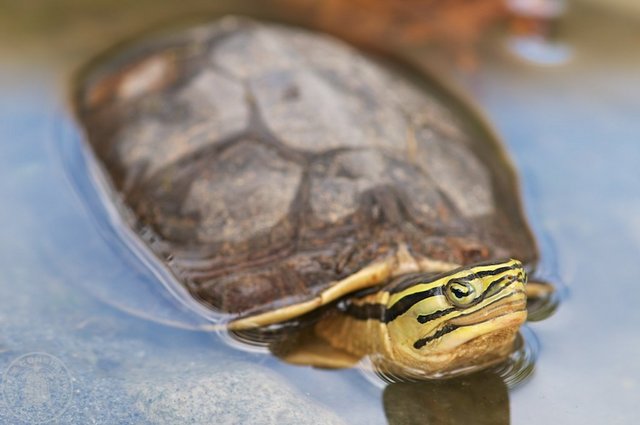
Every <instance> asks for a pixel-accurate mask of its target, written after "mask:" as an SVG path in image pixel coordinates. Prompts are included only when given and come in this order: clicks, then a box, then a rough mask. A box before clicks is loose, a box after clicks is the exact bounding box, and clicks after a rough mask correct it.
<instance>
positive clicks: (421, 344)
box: [413, 323, 461, 350]
mask: <svg viewBox="0 0 640 425" xmlns="http://www.w3.org/2000/svg"><path fill="white" fill-rule="evenodd" d="M460 327H461V326H458V325H452V324H449V323H448V324H446V325H444V326H443V327H442V329H439V330H438V332H436V333H434V334H433V335H431V336H428V337H425V338H420V339H419V340H417V341H416V342H414V343H413V348H415V349H416V350H418V349H420V348H422V347H424V346H425V345H427V344H428V343H430V342H431V341H433V340H434V339H438V338H440V337H441V336H443V335H446V334H448V333H449V332H453V331H455V330H456V329H458V328H460Z"/></svg>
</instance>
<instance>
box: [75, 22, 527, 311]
mask: <svg viewBox="0 0 640 425" xmlns="http://www.w3.org/2000/svg"><path fill="white" fill-rule="evenodd" d="M76 107H77V112H78V117H79V120H80V122H81V125H82V127H83V128H84V130H85V131H86V135H87V139H88V142H89V144H90V146H91V148H92V149H93V151H94V153H95V154H96V157H97V158H98V162H99V163H100V166H101V167H102V168H103V170H104V171H105V172H106V174H107V175H108V176H109V177H110V181H111V184H112V185H113V187H114V189H115V192H116V193H118V194H120V197H119V198H118V199H115V200H114V201H115V202H117V203H118V204H119V206H120V207H121V210H122V211H123V214H124V215H125V216H126V217H127V221H128V223H129V224H130V225H131V226H132V228H134V229H135V230H136V232H137V233H138V234H139V236H140V237H141V238H142V239H143V240H144V241H145V242H147V243H148V245H149V246H150V248H151V250H152V251H153V252H154V253H155V254H156V255H157V256H158V257H159V258H160V259H161V260H162V261H164V262H165V263H166V264H167V265H168V267H169V269H170V270H171V271H172V272H173V274H174V275H175V277H176V278H177V280H178V281H179V282H180V283H181V284H183V285H184V286H185V287H186V288H187V289H188V290H189V292H190V293H191V294H192V295H193V296H194V297H195V298H197V299H198V300H200V301H201V302H202V303H204V304H206V305H207V306H209V307H211V308H213V309H214V310H216V311H219V312H221V313H225V314H229V315H230V316H229V317H234V316H244V315H248V314H257V313H261V312H265V311H271V310H275V309H279V308H282V307H286V306H289V305H293V304H296V303H300V302H303V301H306V300H309V299H311V298H313V297H314V296H315V295H317V294H319V293H321V292H322V291H325V290H326V289H327V288H328V287H331V285H334V284H335V282H338V281H340V280H342V279H345V278H346V277H348V276H352V275H353V274H354V273H356V272H358V271H359V270H361V269H363V268H364V267H366V266H367V265H369V264H372V263H374V262H376V261H379V260H380V259H383V258H386V257H388V256H389V255H392V254H393V253H395V252H396V251H397V250H398V247H399V246H404V247H406V249H407V250H408V252H410V253H411V255H414V256H416V257H421V258H427V259H430V260H434V261H444V262H448V263H455V264H460V265H466V264H470V263H473V262H476V261H481V260H485V259H494V258H501V257H515V258H519V259H522V260H524V261H525V262H528V263H531V262H532V261H535V259H536V250H535V244H534V242H533V239H532V237H531V233H530V231H529V229H528V227H527V225H526V222H525V220H524V218H523V215H522V211H521V206H520V203H519V196H518V193H517V190H516V187H517V184H516V182H515V176H514V173H513V171H512V168H511V166H510V164H509V163H508V161H507V160H506V159H505V156H504V154H503V152H502V150H501V149H500V146H499V145H498V144H497V142H496V141H495V140H494V139H493V138H492V136H491V133H490V132H488V131H487V130H486V129H485V128H484V127H483V126H482V125H481V124H479V121H478V120H477V119H476V118H475V117H474V116H473V114H470V113H469V112H468V111H467V110H466V109H465V108H464V107H461V106H460V104H459V103H458V102H456V101H455V100H452V99H449V98H447V96H446V93H444V94H443V91H442V90H441V89H439V88H438V87H437V86H435V85H434V84H432V83H429V82H428V81H427V80H425V79H421V78H417V77H416V76H415V74H411V73H410V72H408V71H407V69H405V68H404V67H400V66H398V65H397V64H389V63H388V62H384V63H382V62H381V61H380V60H374V59H372V58H370V57H368V56H365V55H364V54H363V53H361V52H359V51H357V50H355V49H353V48H352V47H350V46H347V45H345V44H344V43H342V42H340V41H338V40H335V39H333V38H330V37H328V36H326V35H320V34H315V33H311V32H308V31H306V30H302V29H298V28H289V27H285V26H280V25H275V24H267V23H259V22H256V21H252V20H248V19H237V18H224V19H221V20H219V21H216V22H214V23H212V24H210V25H207V26H203V27H198V28H196V29H190V30H186V31H182V32H177V33H174V34H172V35H168V36H164V37H156V38H154V39H150V40H147V41H142V42H138V43H136V44H134V45H132V46H130V47H129V48H128V49H125V50H124V51H119V52H118V53H117V54H116V55H115V56H112V57H110V58H108V60H106V61H103V62H101V63H100V64H98V65H97V66H94V67H93V68H92V69H90V70H88V71H87V72H86V73H85V76H84V78H83V80H82V81H81V83H80V89H79V90H78V93H77V97H76Z"/></svg>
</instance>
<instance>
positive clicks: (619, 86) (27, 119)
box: [0, 2, 640, 424]
mask: <svg viewBox="0 0 640 425" xmlns="http://www.w3.org/2000/svg"><path fill="white" fill-rule="evenodd" d="M194 3H197V2H194ZM140 7H141V8H143V6H140ZM194 7H195V6H194ZM138 15H140V16H138ZM5 16H6V15H5ZM132 16H133V17H132V18H131V20H133V22H134V23H131V21H125V22H124V23H123V27H122V28H123V29H122V30H121V31H120V32H117V31H112V32H109V31H103V33H101V35H103V36H104V37H103V38H100V37H98V38H100V41H99V42H98V41H96V42H93V43H92V42H90V41H87V40H76V37H77V34H78V31H80V33H81V31H82V29H80V30H77V29H76V33H75V34H76V36H67V37H66V38H65V37H64V36H60V37H59V39H56V40H45V37H44V36H42V33H39V32H38V31H36V30H34V31H33V34H31V35H30V36H29V37H26V36H25V38H26V39H27V41H26V42H25V43H27V45H29V43H32V44H31V45H32V46H38V45H47V43H51V44H52V45H53V46H54V47H56V48H57V49H58V50H54V51H58V52H59V55H58V56H56V55H52V54H51V53H47V52H44V51H43V50H44V49H43V50H40V51H39V50H38V48H33V49H31V50H32V53H33V56H28V55H27V54H26V53H24V54H19V53H18V52H17V51H16V50H18V49H16V48H15V45H7V44H8V43H6V42H5V45H3V46H2V47H3V50H6V51H8V52H9V53H7V54H5V56H4V59H5V61H6V62H5V64H6V65H10V66H4V67H2V68H3V69H0V92H1V93H2V96H0V199H1V200H2V201H1V202H0V223H1V224H0V270H3V273H2V277H1V278H0V306H1V308H0V328H1V330H0V370H2V371H4V372H5V382H6V378H7V374H8V371H9V370H10V368H9V364H10V363H12V362H13V363H12V364H15V362H16V360H17V359H18V358H19V356H21V355H23V354H25V353H30V352H46V353H49V354H51V355H53V356H55V357H56V358H58V359H60V361H62V362H63V363H64V365H66V368H67V371H68V378H69V379H70V381H71V383H72V390H71V391H72V393H71V397H70V399H71V402H70V404H69V406H68V408H66V410H64V412H63V413H62V416H60V417H59V421H60V423H124V422H134V423H158V422H167V421H171V420H172V419H173V420H175V419H176V418H180V417H181V416H180V415H181V414H182V415H183V416H182V417H181V418H182V419H184V418H185V417H188V416H184V415H188V414H192V415H193V414H194V413H193V411H195V412H199V414H201V415H202V416H191V417H190V418H191V419H194V420H195V421H196V422H197V421H198V420H203V419H202V418H206V414H210V415H216V417H219V418H224V420H223V421H226V422H227V423H234V422H238V421H241V419H242V418H244V419H245V420H246V419H247V418H251V419H252V420H254V421H255V422H262V423H269V418H272V417H273V418H279V419H278V420H279V421H280V422H285V423H287V422H300V421H304V420H305V418H306V421H307V422H309V423H312V422H314V420H320V421H321V422H339V421H340V420H343V421H344V422H347V423H385V422H387V421H388V422H390V423H412V421H416V420H419V419H424V416H423V415H428V412H437V411H442V412H444V414H445V415H447V417H448V418H449V419H451V420H452V421H453V420H455V421H457V422H454V423H469V422H468V418H467V419H466V421H465V418H464V417H462V418H460V417H458V416H456V415H458V413H457V412H458V409H456V407H455V406H453V407H452V406H450V405H448V404H447V403H450V402H451V400H452V399H453V400H456V397H466V398H465V399H464V400H467V403H466V404H467V405H473V406H476V408H475V410H474V412H481V413H483V415H481V416H483V417H491V421H489V422H487V423H508V418H509V417H510V418H511V423H514V424H537V423H545V422H547V423H566V424H570V423H593V424H599V423H621V424H625V423H634V420H635V419H636V416H635V415H634V408H635V403H636V402H637V400H638V399H639V398H640V364H638V362H635V361H634V359H635V358H636V357H637V356H638V354H640V333H638V332H637V330H636V327H637V324H639V323H640V312H639V311H638V310H637V308H636V299H637V298H638V297H640V286H638V285H637V284H636V282H635V276H637V275H638V274H639V272H640V265H638V264H640V263H638V262H637V261H636V257H637V254H638V252H639V251H640V221H639V219H638V218H637V217H639V216H640V197H639V195H640V190H639V189H638V185H639V183H640V173H638V172H637V171H636V164H637V163H638V161H639V160H640V145H639V144H638V143H637V140H638V133H639V132H640V121H639V120H638V112H637V111H638V107H639V106H640V84H639V83H640V81H639V80H640V54H638V53H637V45H638V43H639V42H640V24H638V23H637V22H635V21H633V20H631V19H630V18H627V17H624V18H623V17H616V16H615V15H608V14H606V13H601V12H599V11H597V10H591V9H586V8H578V7H574V8H573V9H572V10H570V11H569V13H568V15H567V16H566V17H565V18H563V19H564V21H563V26H562V27H561V28H562V31H561V32H560V37H561V41H562V42H563V43H565V46H566V47H567V48H569V49H571V50H570V55H569V57H568V58H569V61H568V62H567V63H565V64H560V65H555V66H548V67H544V66H539V65H536V64H532V63H528V62H526V61H525V60H522V59H518V58H517V57H516V56H514V55H513V54H512V53H510V51H509V49H508V47H507V45H508V43H507V41H506V39H505V38H504V36H495V37H491V38H489V39H487V40H486V42H485V43H483V45H482V49H481V51H480V56H479V63H480V65H479V68H478V69H477V70H476V71H475V72H469V71H467V72H461V71H456V72H454V73H453V75H454V76H455V78H456V80H457V82H456V84H459V85H460V86H462V87H464V92H465V93H467V94H468V95H469V96H470V97H471V98H472V100H473V101H474V102H475V103H476V104H478V105H479V106H480V107H481V110H482V111H484V113H485V114H486V115H487V116H488V119H489V121H490V122H491V123H492V124H493V125H494V126H495V127H496V129H497V131H498V133H499V134H500V135H501V137H502V139H503V141H504V142H505V144H506V147H507V149H508V150H509V152H510V153H511V155H512V157H513V159H514V161H515V163H516V164H517V168H518V170H519V173H520V177H521V181H522V187H523V192H524V197H525V204H526V206H527V210H528V212H529V216H530V219H531V221H532V222H533V224H534V229H535V231H536V233H537V235H538V239H539V240H540V242H541V251H542V254H543V264H542V266H543V273H545V274H546V275H548V276H554V277H556V278H558V279H559V280H560V281H561V282H562V284H563V286H562V288H563V293H564V300H563V303H562V305H561V306H560V308H559V310H558V311H557V312H556V314H555V315H554V316H552V317H551V318H549V319H547V320H545V321H541V322H536V323H533V324H530V325H529V327H530V328H531V329H532V330H533V331H534V332H535V334H536V336H537V340H538V341H539V345H540V347H539V356H538V360H537V364H536V370H535V373H534V375H533V376H532V377H531V378H530V379H529V380H528V381H526V382H525V383H524V384H523V385H520V386H518V387H516V388H514V389H511V390H510V391H509V392H508V396H507V394H506V391H507V389H506V388H505V387H504V386H503V385H502V384H501V382H496V381H495V379H494V378H492V377H488V378H486V379H485V381H484V382H489V383H490V384H486V385H492V386H491V387H487V388H486V389H487V391H486V394H484V395H483V394H480V395H478V394H474V393H473V392H469V391H467V392H465V393H464V394H463V395H460V393H458V392H456V391H458V389H457V388H459V387H467V388H468V387H472V388H473V387H474V384H473V383H472V382H471V383H469V382H453V383H451V384H450V386H449V388H444V389H443V388H441V387H438V386H435V387H434V386H429V385H428V384H419V385H410V384H398V385H391V386H387V387H386V388H383V386H382V385H379V383H378V382H379V381H376V379H377V378H376V377H368V376H366V375H363V374H361V373H359V372H358V371H356V370H348V371H340V372H329V371H322V370H316V369H311V368H303V367H293V366H288V365H286V364H283V363H281V362H279V361H278V360H276V359H274V358H272V357H271V356H268V355H264V354H261V353H253V352H247V351H242V350H237V349H234V348H232V347H230V346H229V345H228V344H226V343H224V342H222V341H221V340H220V338H219V337H218V336H217V335H215V334H207V333H196V332H191V331H186V330H180V329H175V328H173V327H168V326H164V325H161V324H154V323H151V322H149V321H146V320H144V319H140V318H136V317H133V316H131V315H129V314H127V313H124V312H122V311H121V310H120V309H117V308H114V307H113V306H112V305H110V304H108V303H107V302H105V301H110V298H112V297H109V296H106V297H102V296H101V290H102V288H105V287H106V285H108V284H110V283H111V282H117V283H118V284H119V285H120V286H119V287H121V288H122V289H121V290H122V291H123V292H124V291H131V292H130V293H129V292H124V295H123V296H124V297H125V298H126V297H145V296H147V297H149V298H148V300H149V302H150V303H151V304H150V307H149V308H151V306H153V308H166V309H168V310H169V312H170V315H174V314H175V312H176V309H177V308H179V307H178V306H176V304H175V302H174V301H172V299H171V298H170V297H166V296H165V295H163V294H162V292H153V291H154V288H155V286H154V278H155V277H154V276H153V274H152V272H151V270H150V269H149V268H148V267H145V265H144V264H142V263H141V262H140V261H138V260H137V259H136V258H135V257H133V256H131V255H129V253H127V252H126V250H124V249H123V247H122V245H121V244H120V242H119V239H117V238H112V237H110V236H109V234H108V231H107V232H105V230H104V229H102V228H101V227H100V223H99V220H98V221H97V220H96V218H95V216H94V215H93V214H92V213H91V211H88V210H87V208H86V205H85V203H83V202H81V200H80V199H79V198H78V196H77V193H76V192H77V191H76V188H74V187H73V183H72V182H71V181H70V180H69V178H68V175H67V173H66V171H65V169H64V165H63V164H64V161H71V164H76V165H75V166H79V165H78V164H79V163H78V162H74V160H73V154H71V155H68V151H65V148H66V147H68V145H66V144H64V143H65V141H66V140H69V141H70V140H71V139H72V137H73V136H72V135H73V128H74V125H73V123H72V122H71V121H70V119H69V116H70V115H69V113H68V109H67V103H66V102H67V99H66V98H65V96H66V93H65V91H64V83H61V81H63V82H65V83H66V82H67V81H69V80H70V75H71V71H72V70H74V69H75V68H76V67H77V66H78V65H79V64H80V63H81V62H82V61H83V60H85V59H87V58H89V57H91V56H92V55H94V54H95V53H96V52H97V51H99V48H100V49H101V48H104V47H108V46H109V45H111V44H113V43H114V42H116V41H118V40H119V39H120V38H121V37H124V36H126V35H128V34H129V33H128V31H131V33H134V32H137V31H140V30H141V29H144V28H145V27H144V25H143V24H141V22H145V21H143V17H144V14H143V13H138V14H135V13H133V14H132ZM154 16H155V15H154ZM155 17H156V18H157V16H155ZM43 19H44V18H43ZM84 19H85V21H84V23H83V25H84V26H88V27H90V25H88V24H87V21H88V22H92V21H91V19H94V20H97V22H98V23H97V24H96V25H97V26H98V28H100V25H99V17H98V14H95V15H94V14H88V15H86V16H84ZM136 19H137V21H136ZM136 22H137V25H136V24H135V23H136ZM11 28H12V27H9V29H5V30H4V31H14V32H15V34H14V37H13V38H11V37H5V38H4V39H5V40H14V39H17V38H19V37H22V36H24V33H20V32H18V31H17V30H15V29H11ZM594 28H597V29H598V30H597V31H594ZM93 30H94V31H96V32H98V33H99V30H95V29H93ZM68 31H69V32H70V33H71V34H73V30H72V29H71V28H70V29H69V30H68ZM60 33H64V32H60ZM38 34H40V35H38ZM38 37H40V38H38ZM29 39H31V41H29ZM60 40H63V41H60ZM45 41H46V42H45ZM74 42H75V44H74ZM56 43H58V44H56ZM25 51H30V50H29V49H26V48H25ZM432 53H433V52H431V51H428V50H426V49H420V48H414V49H411V50H406V51H405V52H404V53H403V54H405V55H407V56H409V57H410V58H412V59H413V60H415V61H417V62H419V63H422V64H424V65H425V66H428V67H430V68H435V69H439V70H441V71H442V70H448V68H447V66H448V65H446V62H437V61H435V60H434V59H433V58H436V57H437V55H434V56H432ZM65 152H67V153H65ZM123 283H125V284H123ZM126 283H131V285H127V284H126ZM87 289H89V290H87ZM168 315H169V313H168ZM185 315H188V313H187V312H185ZM188 317H190V318H191V317H192V316H188ZM194 320H195V319H194ZM233 370H242V371H245V374H244V375H241V376H240V377H239V378H234V377H233V376H229V373H228V372H229V371H233ZM46 376H48V377H51V379H50V380H49V382H48V384H49V385H50V387H48V390H47V391H43V392H41V393H40V395H42V394H45V395H47V394H48V395H49V399H48V402H51V403H53V402H54V401H56V400H62V399H63V398H64V394H63V393H61V391H66V390H64V389H61V388H62V385H61V383H63V382H65V379H67V378H66V377H65V376H64V374H63V375H60V374H58V375H56V374H47V375H46ZM248 376H250V377H251V378H249V377H248ZM234 379H235V380H234ZM238 379H240V381H239V380H238ZM249 379H252V380H255V382H251V384H255V385H256V386H257V385H258V383H263V385H265V387H259V388H267V389H268V390H269V394H270V395H269V397H270V400H269V401H270V403H268V404H267V405H266V406H265V405H263V404H261V403H260V400H264V399H265V397H264V394H254V395H255V397H253V398H250V399H246V398H242V394H246V393H247V390H248V389H250V388H251V386H250V385H249V386H248V385H247V384H246V382H247V381H249ZM469 379H474V378H469ZM194 381H195V382H197V385H193V386H190V383H192V382H194ZM242 382H245V384H244V387H243V384H242ZM6 388H7V387H6V385H4V386H3V396H4V400H5V401H4V404H3V403H2V402H0V421H1V422H4V423H16V421H17V420H19V419H20V418H21V419H23V420H25V422H27V423H29V422H30V421H31V422H33V421H34V419H35V418H37V416H35V415H36V413H37V412H35V411H33V410H32V411H27V412H22V416H19V417H18V418H16V416H15V415H14V413H15V405H13V406H14V408H13V410H10V409H9V408H8V406H7V394H6V393H7V390H6ZM201 391H204V392H201ZM168 393H175V394H179V395H180V397H181V398H179V399H178V400H177V401H176V399H172V398H171V397H170V396H169V395H168ZM204 394H206V396H205V395H204ZM447 394H453V395H451V396H447ZM487 394H491V395H495V396H494V397H488V396H487ZM9 396H11V394H9ZM439 396H440V397H442V400H438V402H436V403H435V406H433V407H431V406H430V405H429V404H428V400H432V399H433V397H439ZM483 397H484V398H483ZM9 399H10V397H9ZM0 400H2V398H0ZM31 400H32V401H33V399H31ZM211 400H226V401H225V403H224V404H221V405H219V404H216V403H212V402H211ZM234 400H235V403H234ZM9 401H10V400H9ZM45 402H46V400H45V401H42V400H41V404H40V405H41V406H44V404H43V403H45ZM401 402H406V403H407V404H406V407H404V408H402V409H399V408H398V406H399V405H400V403H401ZM180 404H182V405H183V406H188V407H192V409H191V410H192V412H186V413H185V412H180V411H179V409H178V407H177V406H176V405H180ZM394 408H395V409H394ZM422 408H424V409H426V411H425V412H420V409H422ZM216 409H217V410H216ZM225 409H226V410H225ZM234 409H235V410H234ZM269 409H271V410H269ZM61 410H62V409H61ZM227 410H231V413H230V415H231V416H224V415H229V412H228V411H227ZM301 411H302V412H304V413H303V414H302V416H299V415H300V412H301ZM412 411H413V412H418V413H421V415H419V416H417V417H411V416H406V412H412ZM245 412H249V414H252V413H253V414H252V415H251V416H242V415H244V414H246V413H245ZM403 412H404V414H405V416H402V415H403ZM29 415H31V416H29ZM234 415H235V416H234ZM270 415H273V416H270ZM491 415H495V416H491ZM18 423H19V422H18Z"/></svg>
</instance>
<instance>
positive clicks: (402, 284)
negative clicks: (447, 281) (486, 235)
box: [388, 261, 516, 294]
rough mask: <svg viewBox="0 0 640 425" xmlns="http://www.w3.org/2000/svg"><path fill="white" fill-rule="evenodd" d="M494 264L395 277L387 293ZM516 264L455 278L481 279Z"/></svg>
mask: <svg viewBox="0 0 640 425" xmlns="http://www.w3.org/2000/svg"><path fill="white" fill-rule="evenodd" d="M504 262H506V261H500V262H497V263H495V265H497V264H502V263H504ZM491 265H494V263H487V264H485V263H480V264H475V265H472V266H464V267H459V268H457V269H455V270H451V271H449V272H444V273H439V274H434V275H430V274H425V273H422V274H417V275H413V276H410V277H408V278H400V279H397V280H396V281H395V282H393V283H392V284H391V285H389V286H388V288H389V293H390V294H397V293H398V292H402V291H404V290H405V289H407V288H408V287H410V286H412V285H414V284H429V283H433V282H435V281H436V280H439V279H443V278H446V277H449V276H452V275H454V274H456V273H460V272H462V271H465V270H468V269H470V268H474V267H484V266H491ZM515 268H516V266H505V267H500V268H497V269H493V270H481V271H477V272H473V271H472V272H470V273H469V274H468V275H465V276H461V277H459V278H457V279H459V280H467V279H481V278H483V277H487V276H495V275H497V274H500V273H504V272H507V271H509V270H513V269H515Z"/></svg>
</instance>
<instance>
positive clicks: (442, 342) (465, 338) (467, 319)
mask: <svg viewBox="0 0 640 425" xmlns="http://www.w3.org/2000/svg"><path fill="white" fill-rule="evenodd" d="M526 307H527V297H526V294H525V291H524V288H522V289H516V290H514V291H512V292H511V293H509V294H508V295H504V296H502V297H500V298H498V299H496V300H493V301H491V302H490V303H489V304H487V305H485V306H484V307H482V308H480V309H478V310H476V311H474V312H472V313H468V314H462V315H460V316H458V317H455V318H452V319H451V320H449V321H448V322H447V323H446V324H445V325H444V326H442V327H441V328H440V329H439V330H438V331H437V332H435V334H431V335H430V336H427V337H425V338H422V339H421V340H419V341H417V342H416V345H414V347H415V348H421V347H422V346H425V345H429V344H430V343H433V344H434V348H435V349H436V350H437V351H439V352H446V351H451V350H454V349H456V348H458V347H460V346H462V345H467V344H469V345H471V344H472V343H473V341H474V340H476V339H478V338H480V337H486V336H488V335H491V334H504V333H505V332H504V331H505V330H511V331H512V332H509V333H512V334H513V335H515V333H516V332H517V330H518V328H519V327H520V325H522V324H523V323H524V322H525V320H526V319H527V309H526ZM485 349H486V350H490V347H486V348H485Z"/></svg>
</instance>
